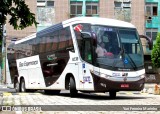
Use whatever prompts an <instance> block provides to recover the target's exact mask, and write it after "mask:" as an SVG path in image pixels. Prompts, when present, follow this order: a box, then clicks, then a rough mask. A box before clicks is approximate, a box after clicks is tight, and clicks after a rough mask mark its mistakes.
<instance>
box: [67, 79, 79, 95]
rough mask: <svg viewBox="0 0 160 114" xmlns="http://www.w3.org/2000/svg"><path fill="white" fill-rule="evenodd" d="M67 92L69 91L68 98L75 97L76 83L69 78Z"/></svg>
mask: <svg viewBox="0 0 160 114" xmlns="http://www.w3.org/2000/svg"><path fill="white" fill-rule="evenodd" d="M69 84H70V85H69V90H70V96H71V97H76V95H77V93H78V91H77V90H76V83H75V80H74V79H73V77H70V83H69Z"/></svg>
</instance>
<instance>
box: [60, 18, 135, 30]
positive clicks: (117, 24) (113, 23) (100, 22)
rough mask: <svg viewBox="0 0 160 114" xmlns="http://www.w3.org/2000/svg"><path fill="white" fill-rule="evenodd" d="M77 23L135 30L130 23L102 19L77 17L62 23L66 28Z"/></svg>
mask: <svg viewBox="0 0 160 114" xmlns="http://www.w3.org/2000/svg"><path fill="white" fill-rule="evenodd" d="M76 23H91V24H98V25H107V26H115V27H127V28H135V26H134V25H133V24H131V23H128V22H124V21H120V20H116V19H109V18H101V17H75V18H71V19H68V20H66V21H63V22H62V24H63V26H64V27H65V26H68V25H70V24H76Z"/></svg>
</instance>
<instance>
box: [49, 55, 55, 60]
mask: <svg viewBox="0 0 160 114" xmlns="http://www.w3.org/2000/svg"><path fill="white" fill-rule="evenodd" d="M47 59H48V60H55V59H57V57H56V55H55V54H52V55H47Z"/></svg>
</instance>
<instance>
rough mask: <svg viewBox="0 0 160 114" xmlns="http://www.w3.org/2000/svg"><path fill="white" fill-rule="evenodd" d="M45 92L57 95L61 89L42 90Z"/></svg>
mask: <svg viewBox="0 0 160 114" xmlns="http://www.w3.org/2000/svg"><path fill="white" fill-rule="evenodd" d="M44 92H45V94H48V95H58V94H59V93H60V92H61V91H60V90H44Z"/></svg>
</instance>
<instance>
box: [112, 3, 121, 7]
mask: <svg viewBox="0 0 160 114" xmlns="http://www.w3.org/2000/svg"><path fill="white" fill-rule="evenodd" d="M114 7H115V8H121V7H122V2H114Z"/></svg>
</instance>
